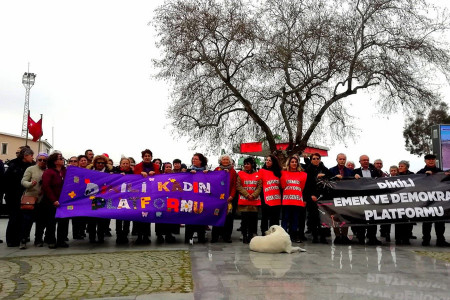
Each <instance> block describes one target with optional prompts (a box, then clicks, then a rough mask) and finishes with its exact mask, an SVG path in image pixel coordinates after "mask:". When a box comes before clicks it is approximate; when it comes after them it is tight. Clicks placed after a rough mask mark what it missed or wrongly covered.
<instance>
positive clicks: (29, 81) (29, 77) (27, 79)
mask: <svg viewBox="0 0 450 300" xmlns="http://www.w3.org/2000/svg"><path fill="white" fill-rule="evenodd" d="M35 79H36V74H34V73H28V72H25V73H24V74H23V76H22V84H23V86H24V87H25V106H24V108H23V121H22V137H26V141H25V143H27V142H28V115H29V107H30V90H31V88H32V87H33V85H34V81H35Z"/></svg>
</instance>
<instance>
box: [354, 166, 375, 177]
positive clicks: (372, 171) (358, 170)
mask: <svg viewBox="0 0 450 300" xmlns="http://www.w3.org/2000/svg"><path fill="white" fill-rule="evenodd" d="M369 171H370V177H372V178H378V177H381V176H380V175H381V174H380V172H379V171H378V170H377V169H375V168H370V167H369ZM353 172H354V173H355V175H356V174H358V175H359V176H361V177H363V175H362V169H361V168H357V169H354V170H353Z"/></svg>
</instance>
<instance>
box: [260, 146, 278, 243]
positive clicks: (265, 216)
mask: <svg viewBox="0 0 450 300" xmlns="http://www.w3.org/2000/svg"><path fill="white" fill-rule="evenodd" d="M259 176H260V178H261V180H262V187H263V190H262V197H261V198H262V200H263V201H262V203H261V213H262V217H261V233H262V235H265V233H266V231H267V230H268V229H269V227H270V226H272V225H280V210H281V193H280V177H281V166H280V163H279V162H278V159H277V158H276V157H275V156H274V155H269V156H267V157H266V161H265V163H264V166H263V167H262V169H260V170H259Z"/></svg>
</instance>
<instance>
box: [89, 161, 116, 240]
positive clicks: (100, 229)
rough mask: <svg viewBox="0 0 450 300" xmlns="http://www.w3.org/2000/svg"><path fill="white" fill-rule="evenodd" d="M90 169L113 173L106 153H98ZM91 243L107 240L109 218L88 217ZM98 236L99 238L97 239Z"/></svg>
mask: <svg viewBox="0 0 450 300" xmlns="http://www.w3.org/2000/svg"><path fill="white" fill-rule="evenodd" d="M87 168H88V169H90V170H94V171H98V172H104V173H111V172H112V167H110V166H109V165H108V158H107V157H106V156H104V155H96V156H95V157H94V160H93V161H92V165H89V166H88V167H87ZM87 223H88V234H89V243H92V244H93V243H99V244H103V243H104V242H105V232H106V231H107V230H108V224H109V219H103V218H94V217H92V218H88V222H87ZM96 238H97V240H96Z"/></svg>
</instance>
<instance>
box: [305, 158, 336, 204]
mask: <svg viewBox="0 0 450 300" xmlns="http://www.w3.org/2000/svg"><path fill="white" fill-rule="evenodd" d="M305 172H306V174H307V175H308V177H306V184H305V190H304V191H303V193H304V195H305V196H306V197H307V198H310V197H311V196H316V197H317V196H319V195H318V194H319V190H318V188H317V175H318V174H320V173H323V174H325V176H324V177H322V179H329V178H331V177H333V175H332V174H331V172H330V171H329V170H328V168H327V167H325V165H324V164H323V163H322V162H320V164H319V165H318V166H315V165H313V164H309V165H308V166H307V167H306V170H305Z"/></svg>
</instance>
